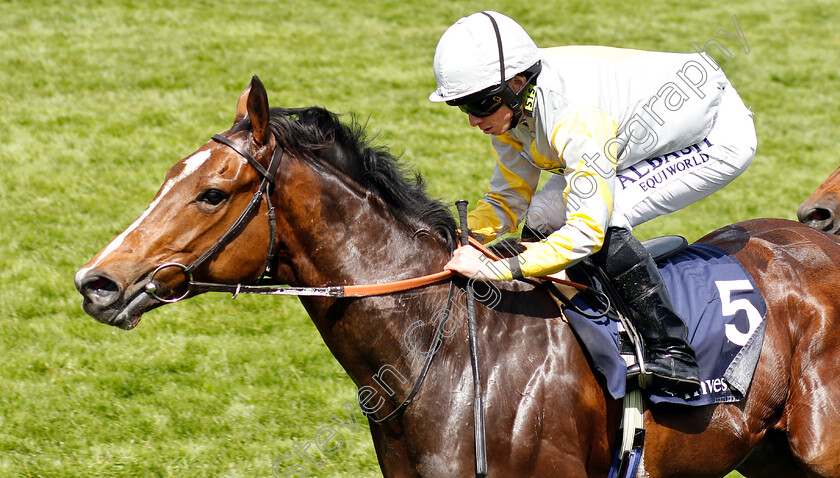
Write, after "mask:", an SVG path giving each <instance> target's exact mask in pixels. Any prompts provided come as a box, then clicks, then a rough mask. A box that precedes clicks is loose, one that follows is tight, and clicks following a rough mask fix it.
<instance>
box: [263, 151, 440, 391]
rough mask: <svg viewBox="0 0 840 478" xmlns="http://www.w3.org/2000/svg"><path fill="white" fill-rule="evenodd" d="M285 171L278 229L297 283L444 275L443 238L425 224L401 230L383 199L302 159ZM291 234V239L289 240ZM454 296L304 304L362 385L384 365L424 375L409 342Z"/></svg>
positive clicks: (420, 294) (430, 292)
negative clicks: (422, 319)
mask: <svg viewBox="0 0 840 478" xmlns="http://www.w3.org/2000/svg"><path fill="white" fill-rule="evenodd" d="M284 172H285V174H286V176H287V177H286V178H284V179H283V181H282V182H280V183H281V184H285V187H284V188H283V191H280V192H279V197H277V198H276V199H275V201H276V204H278V205H282V209H283V216H284V218H283V221H284V222H285V224H282V225H280V227H279V229H280V230H281V233H280V236H281V240H283V241H284V242H285V244H284V245H285V247H286V249H287V251H286V253H287V255H288V261H289V263H290V266H289V269H290V271H289V273H290V275H291V280H290V281H289V282H290V283H293V284H294V285H300V286H323V285H347V284H370V283H380V282H390V281H394V280H399V279H405V278H411V277H418V276H422V275H426V274H430V273H434V272H439V271H441V270H442V269H443V265H444V264H446V262H447V261H448V260H449V252H448V250H447V248H446V245H445V243H444V241H443V240H442V239H441V238H439V237H436V236H435V235H434V233H429V232H428V231H426V232H423V231H422V226H421V225H420V224H419V223H418V227H417V229H415V230H412V229H410V228H407V227H405V226H404V225H401V224H399V223H398V222H397V221H396V219H395V218H394V216H393V214H392V213H391V211H390V210H389V208H388V207H386V206H385V205H384V204H383V203H382V201H381V200H379V199H378V198H376V197H373V196H372V194H370V193H368V192H365V191H363V190H361V189H360V188H358V187H356V186H355V185H354V184H352V183H349V182H348V181H346V180H344V179H342V178H340V177H338V176H334V175H331V174H329V172H327V173H324V172H323V171H317V170H315V169H313V168H312V167H311V166H309V165H306V164H303V163H302V162H300V161H299V160H298V161H296V162H295V163H294V164H293V165H287V166H284ZM301 191H305V193H304V194H302V193H301ZM278 220H279V218H278ZM418 231H420V232H418ZM287 234H290V235H291V238H289V237H286V238H284V236H285V235H287ZM448 290H449V286H448V285H447V284H446V283H444V284H439V285H434V286H430V287H427V288H424V289H423V290H422V291H409V292H404V293H397V294H389V295H384V296H378V297H371V298H363V299H338V300H336V299H319V298H301V302H302V303H303V305H304V306H305V307H306V309H307V311H308V312H309V315H310V317H311V318H312V320H313V322H314V323H315V325H316V327H317V328H318V330H319V331H320V333H321V335H322V337H323V338H324V341H325V343H326V345H327V346H328V347H329V348H330V350H331V351H332V352H333V354H334V355H335V357H336V358H337V359H338V360H339V362H340V363H341V364H342V366H344V368H345V370H347V372H348V374H349V375H350V376H351V378H353V379H354V381H356V383H357V384H359V385H363V384H366V383H369V382H370V380H371V377H373V375H374V374H375V373H377V371H378V370H379V369H380V368H381V367H382V366H383V365H384V364H389V365H392V366H394V367H399V369H400V370H402V371H403V372H405V375H406V376H408V375H410V374H413V373H414V372H415V371H416V370H415V369H417V368H419V365H418V363H422V361H419V362H418V360H417V359H416V357H415V356H416V355H417V354H416V353H413V352H412V351H410V350H409V347H408V346H407V345H406V344H404V343H403V335H404V333H405V331H406V329H407V328H408V327H409V326H410V325H411V324H412V323H413V322H414V321H415V320H416V317H418V316H425V315H431V314H432V313H434V312H435V310H439V309H442V308H443V307H444V306H445V303H446V298H447V291H448ZM430 339H431V337H429V339H428V340H430ZM420 346H421V347H428V344H425V343H424V344H422V345H420ZM409 369H410V370H409ZM409 386H410V384H409Z"/></svg>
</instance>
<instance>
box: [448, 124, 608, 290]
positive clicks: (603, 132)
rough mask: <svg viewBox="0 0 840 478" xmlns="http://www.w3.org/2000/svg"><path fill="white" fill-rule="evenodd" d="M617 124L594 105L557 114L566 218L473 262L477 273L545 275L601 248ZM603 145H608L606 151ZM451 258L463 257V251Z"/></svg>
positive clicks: (556, 139)
mask: <svg viewBox="0 0 840 478" xmlns="http://www.w3.org/2000/svg"><path fill="white" fill-rule="evenodd" d="M616 129H617V125H616V123H615V122H614V121H613V120H612V119H611V118H609V117H607V116H606V115H605V114H603V112H601V111H600V110H597V109H593V108H586V109H576V110H573V111H572V112H570V113H568V114H566V115H564V116H563V117H561V118H560V120H559V121H558V122H557V123H556V126H555V127H554V129H553V131H552V134H551V141H552V144H553V147H554V148H555V150H556V151H557V154H558V158H559V159H560V161H561V163H564V164H565V171H564V176H565V179H566V184H567V185H566V189H565V191H563V197H562V198H557V200H564V201H566V209H567V216H566V220H565V224H564V225H563V226H562V227H560V229H558V230H557V231H555V232H553V233H552V234H550V235H549V236H548V237H546V238H545V239H543V240H542V241H540V242H539V243H538V244H537V245H535V246H533V247H529V248H528V250H527V251H525V252H523V253H522V254H519V255H518V256H515V257H512V258H510V259H508V260H504V261H498V262H495V261H488V260H484V261H481V263H480V264H476V263H472V266H473V268H474V269H475V270H474V271H473V273H474V274H476V273H477V274H478V276H477V277H478V278H482V279H485V280H510V279H512V278H518V277H529V276H536V277H539V276H545V275H549V274H553V273H556V272H559V271H561V270H564V269H566V268H567V267H569V266H571V265H573V264H575V263H576V262H578V261H580V260H582V259H584V258H585V257H587V256H589V255H591V254H594V253H595V252H597V251H598V250H599V249H600V248H601V246H602V245H603V242H604V232H605V231H606V229H607V226H608V225H609V221H610V217H611V214H612V209H613V195H614V191H615V161H614V159H615V158H616V151H615V141H613V139H614V138H615V135H616ZM606 145H609V146H608V147H610V148H612V149H611V150H609V151H605V146H606ZM455 259H458V260H459V262H465V261H466V260H467V257H457V256H456V258H455ZM455 259H454V260H453V262H455ZM456 264H457V263H456ZM465 269H466V268H465ZM453 270H458V269H455V268H453ZM471 270H472V269H471ZM458 271H459V272H460V273H462V274H464V273H465V272H466V271H461V270H458ZM465 275H469V274H465ZM482 276H484V277H482Z"/></svg>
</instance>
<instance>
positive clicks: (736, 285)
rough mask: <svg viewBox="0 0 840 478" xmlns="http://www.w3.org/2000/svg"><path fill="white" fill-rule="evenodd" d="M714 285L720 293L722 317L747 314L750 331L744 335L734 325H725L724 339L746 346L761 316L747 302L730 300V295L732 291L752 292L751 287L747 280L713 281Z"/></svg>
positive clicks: (744, 300)
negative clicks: (739, 312)
mask: <svg viewBox="0 0 840 478" xmlns="http://www.w3.org/2000/svg"><path fill="white" fill-rule="evenodd" d="M715 285H716V286H717V288H718V291H719V292H720V300H721V302H722V305H721V313H723V316H724V317H729V316H733V315H735V313H736V312H738V311H739V310H743V311H744V312H746V313H747V320H748V321H749V323H750V330H748V331H747V332H746V333H745V332H741V331H740V330H738V327H736V326H735V324H726V338H727V339H729V341H730V342H732V343H734V344H736V345H740V346H742V347H743V346H744V345H746V344H747V340H749V338H750V336H751V335H752V334H753V332H755V329H757V328H758V326H759V325H760V324H761V314H760V313H759V312H758V309H756V308H755V306H754V305H753V304H752V302H750V301H749V300H747V299H738V300H731V299H730V295H731V293H732V291H733V290H753V286H752V284H751V283H750V281H748V280H721V281H715Z"/></svg>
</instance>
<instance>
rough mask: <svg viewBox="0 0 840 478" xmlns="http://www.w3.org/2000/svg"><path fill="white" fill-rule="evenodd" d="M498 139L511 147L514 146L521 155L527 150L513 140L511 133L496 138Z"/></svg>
mask: <svg viewBox="0 0 840 478" xmlns="http://www.w3.org/2000/svg"><path fill="white" fill-rule="evenodd" d="M496 139H498V140H499V141H501V142H502V143H505V144H507V145H509V146H513V148H514V149H516V150H517V151H519V152H520V153H521V152H522V151H524V149H525V148H523V147H522V143H520V142H519V141H517V140H515V139H513V136H511V135H510V133H505V134H503V135H501V136H496Z"/></svg>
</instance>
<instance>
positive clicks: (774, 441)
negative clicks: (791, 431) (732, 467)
mask: <svg viewBox="0 0 840 478" xmlns="http://www.w3.org/2000/svg"><path fill="white" fill-rule="evenodd" d="M736 471H738V473H740V474H742V475H744V476H745V477H746V478H796V477H801V476H805V471H804V470H803V469H802V467H801V466H800V465H799V463H797V461H796V460H795V459H794V458H793V455H792V454H791V451H790V443H788V439H787V436H785V434H784V433H783V432H781V431H778V430H774V431H771V432H769V433H767V435H765V437H764V439H763V440H762V441H761V443H759V444H758V446H756V447H755V449H754V450H753V451H752V452H751V453H750V456H749V457H748V458H747V459H746V460H744V462H743V463H741V464H740V465H739V466H738V468H736Z"/></svg>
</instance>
